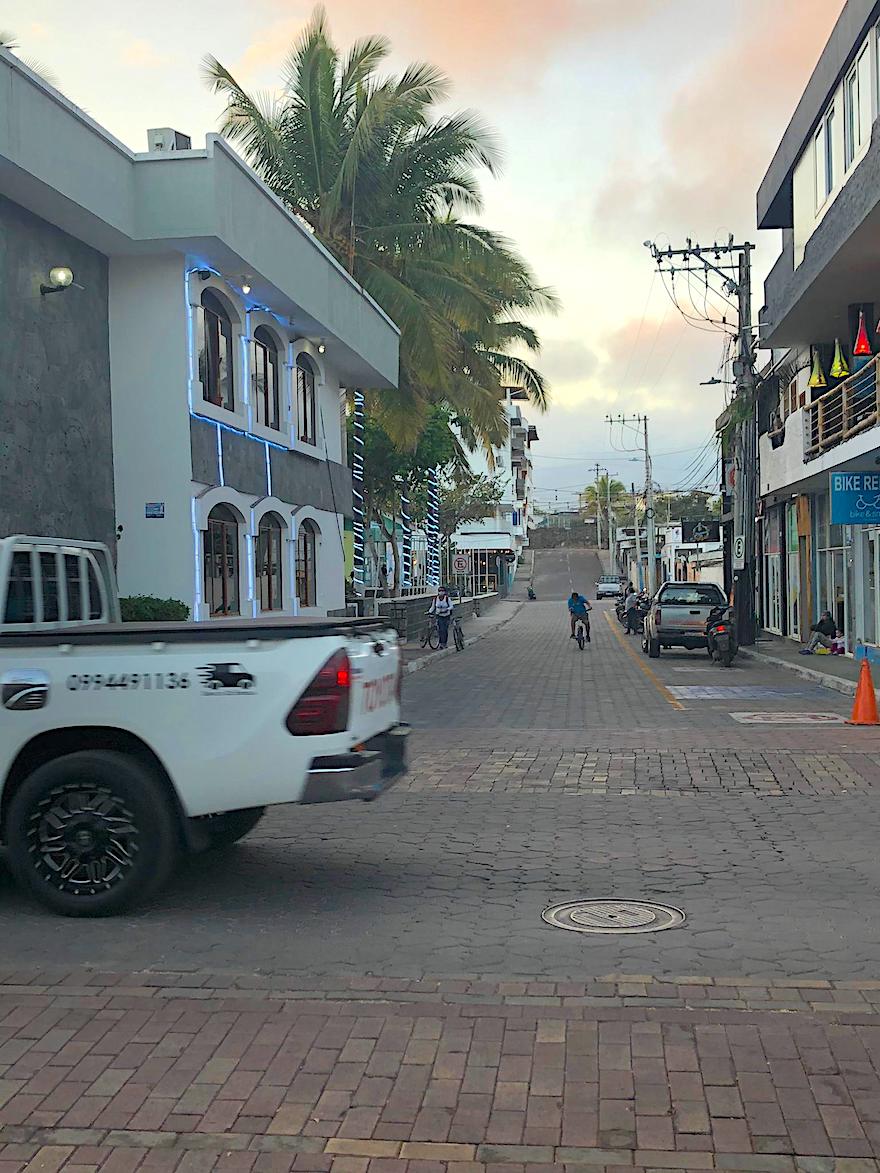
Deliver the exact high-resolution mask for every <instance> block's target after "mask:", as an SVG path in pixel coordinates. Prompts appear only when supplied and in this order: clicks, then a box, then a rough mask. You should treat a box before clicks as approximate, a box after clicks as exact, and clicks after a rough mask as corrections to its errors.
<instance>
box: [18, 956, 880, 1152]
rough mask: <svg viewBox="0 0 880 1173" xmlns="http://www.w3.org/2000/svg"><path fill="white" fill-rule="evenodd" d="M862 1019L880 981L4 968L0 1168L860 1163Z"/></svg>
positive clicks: (874, 1097) (867, 1063) (864, 1122)
mask: <svg viewBox="0 0 880 1173" xmlns="http://www.w3.org/2000/svg"><path fill="white" fill-rule="evenodd" d="M260 987H262V988H260ZM311 987H317V988H311ZM878 1006H880V982H861V983H859V982H852V983H830V982H819V981H816V982H776V983H765V984H763V985H761V984H759V983H756V982H744V981H742V980H741V979H740V980H738V981H734V980H733V979H731V980H730V981H729V982H726V983H722V982H719V981H714V982H713V981H709V980H708V979H700V978H681V979H675V980H674V981H669V980H667V981H664V982H653V981H652V980H651V979H650V978H647V977H645V976H635V977H616V978H608V979H605V980H602V981H597V982H590V983H571V982H566V983H553V982H546V983H544V982H533V981H527V980H519V981H517V980H512V981H509V982H492V981H481V980H479V979H476V978H461V979H455V980H453V979H443V980H432V979H426V980H424V981H420V982H414V981H402V980H401V981H397V980H393V979H388V978H383V979H379V978H365V979H362V980H355V979H349V980H334V981H322V982H312V983H308V982H303V981H302V980H301V979H300V980H299V982H297V979H296V978H292V977H287V976H285V975H280V974H279V975H271V976H262V977H259V976H255V977H242V978H235V977H233V976H231V975H228V974H227V975H212V974H207V973H200V972H193V973H173V974H155V973H139V974H113V975H110V974H100V973H98V974H90V973H88V972H87V971H82V972H76V973H72V974H68V975H54V974H46V973H44V974H28V973H14V972H8V973H7V974H6V975H5V979H4V980H2V984H0V1173H20V1171H21V1170H24V1169H27V1170H29V1173H30V1171H32V1173H54V1171H55V1170H58V1169H62V1168H65V1169H70V1170H74V1169H76V1170H79V1171H80V1173H86V1170H87V1169H88V1170H95V1169H98V1168H100V1169H101V1171H102V1173H133V1171H134V1170H136V1169H139V1170H144V1171H147V1170H159V1169H161V1170H175V1169H179V1170H185V1171H186V1173H202V1171H208V1170H213V1169H216V1170H218V1171H221V1170H222V1171H224V1173H248V1171H250V1170H255V1171H257V1173H263V1171H265V1173H275V1171H278V1173H283V1171H287V1170H302V1171H303V1173H309V1171H314V1173H324V1171H330V1170H332V1171H334V1173H442V1170H443V1169H448V1170H450V1173H483V1171H484V1170H485V1171H486V1173H540V1171H541V1170H542V1169H543V1170H549V1169H550V1168H551V1167H553V1168H560V1167H562V1166H564V1167H565V1168H566V1169H571V1170H575V1169H589V1170H590V1171H591V1173H595V1170H597V1169H599V1168H603V1167H608V1168H619V1167H621V1166H625V1167H628V1168H631V1169H660V1168H663V1169H731V1170H736V1169H742V1170H759V1171H760V1170H767V1171H768V1173H771V1171H777V1170H778V1171H780V1173H782V1171H784V1170H794V1169H803V1170H805V1171H806V1173H824V1171H826V1170H828V1171H831V1170H834V1169H839V1170H841V1171H842V1173H844V1171H848V1173H858V1171H859V1170H862V1169H876V1168H877V1167H878V1166H877V1162H876V1160H875V1158H876V1157H878V1156H880V1017H878V1016H877V1013H876V1012H877V1008H878Z"/></svg>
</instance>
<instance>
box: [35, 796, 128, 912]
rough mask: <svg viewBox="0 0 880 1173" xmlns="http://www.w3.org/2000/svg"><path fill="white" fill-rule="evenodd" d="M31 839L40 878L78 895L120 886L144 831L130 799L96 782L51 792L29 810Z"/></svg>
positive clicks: (59, 888)
mask: <svg viewBox="0 0 880 1173" xmlns="http://www.w3.org/2000/svg"><path fill="white" fill-rule="evenodd" d="M27 837H28V850H29V851H30V854H31V857H32V860H33V864H34V868H35V870H36V872H37V875H38V876H39V877H40V879H41V880H43V881H44V882H45V883H47V884H49V885H50V886H51V887H52V888H54V889H55V890H56V891H58V892H63V893H65V894H67V895H73V896H96V895H98V894H99V893H101V892H109V891H110V890H111V889H112V888H115V887H118V885H119V884H121V883H122V882H123V881H124V880H125V878H126V877H127V876H128V875H129V873H130V872H131V870H132V868H133V867H134V864H135V861H136V858H137V854H138V851H139V848H140V831H139V830H138V827H137V825H136V823H135V821H134V814H133V813H132V811H131V810H130V809H129V807H128V806H127V805H126V803H125V801H124V800H123V799H122V798H120V797H119V795H117V794H114V793H113V791H112V790H111V789H110V788H109V787H106V786H98V785H94V784H93V785H89V784H85V785H83V784H82V783H71V784H69V785H67V786H60V787H56V788H55V789H54V790H51V791H50V792H49V793H48V794H47V795H45V796H44V797H43V798H42V799H41V800H40V801H39V802H38V803H37V804H36V806H35V807H34V808H33V809H32V811H31V812H30V814H29V816H28V821H27Z"/></svg>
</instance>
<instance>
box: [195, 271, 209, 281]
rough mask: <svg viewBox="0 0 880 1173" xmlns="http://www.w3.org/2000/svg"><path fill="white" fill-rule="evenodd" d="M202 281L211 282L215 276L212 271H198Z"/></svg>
mask: <svg viewBox="0 0 880 1173" xmlns="http://www.w3.org/2000/svg"><path fill="white" fill-rule="evenodd" d="M196 272H197V273H198V275H199V280H200V281H210V280H211V277H212V276H213V274H212V273H211V270H210V269H196Z"/></svg>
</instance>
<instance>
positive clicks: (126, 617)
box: [119, 595, 189, 623]
mask: <svg viewBox="0 0 880 1173" xmlns="http://www.w3.org/2000/svg"><path fill="white" fill-rule="evenodd" d="M119 606H120V609H121V610H122V622H123V623H179V622H182V621H184V620H186V619H189V607H187V605H186V603H181V602H180V600H179V599H157V598H154V596H153V595H130V596H129V597H128V598H127V599H120V600H119Z"/></svg>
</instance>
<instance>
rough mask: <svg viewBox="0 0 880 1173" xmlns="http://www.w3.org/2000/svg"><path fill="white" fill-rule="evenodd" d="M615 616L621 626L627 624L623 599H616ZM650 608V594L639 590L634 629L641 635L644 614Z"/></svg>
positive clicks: (643, 625) (624, 626) (643, 626)
mask: <svg viewBox="0 0 880 1173" xmlns="http://www.w3.org/2000/svg"><path fill="white" fill-rule="evenodd" d="M614 609H615V611H616V612H617V618H618V619H619V620H620V625H621V627H623V628H626V626H627V620H626V607H625V604H624V601H623V600H620V601H618V603H617V604H616V606H615V608H614ZM650 610H651V596H650V595H649V594H648V592H647V591H639V594H638V598H637V601H636V631H637V632H638V633H639V635H641V633H642V632H643V631H644V630H645V616H646V615H647V614H648V612H649V611H650Z"/></svg>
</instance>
